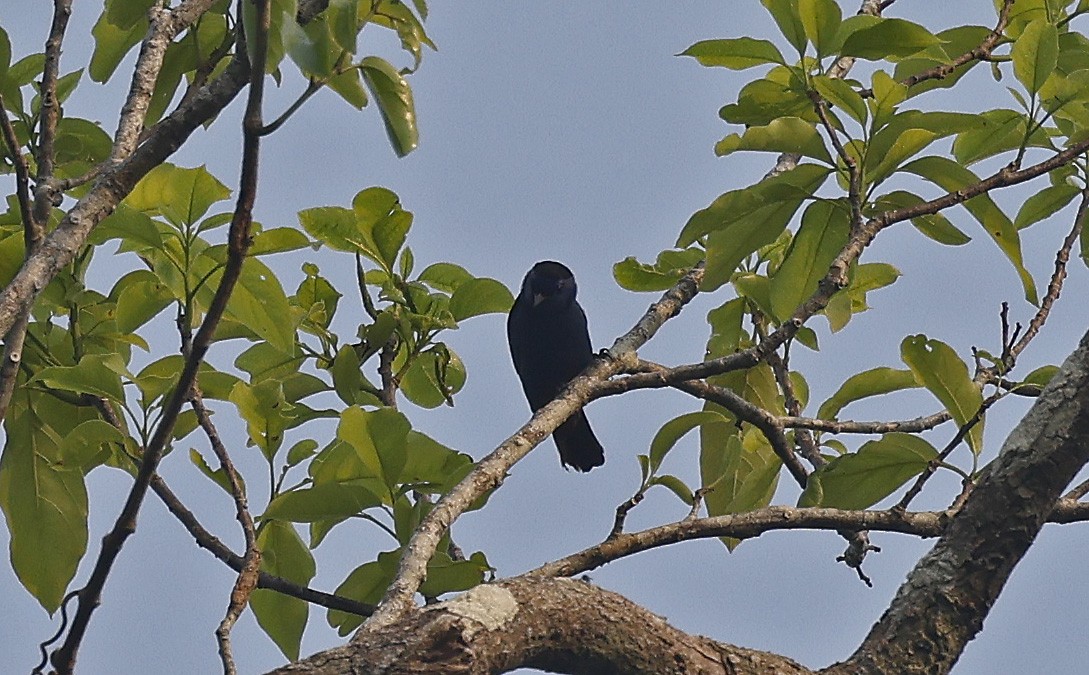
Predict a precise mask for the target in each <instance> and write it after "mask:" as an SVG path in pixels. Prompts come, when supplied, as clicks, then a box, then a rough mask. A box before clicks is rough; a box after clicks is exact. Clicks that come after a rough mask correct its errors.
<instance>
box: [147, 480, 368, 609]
mask: <svg viewBox="0 0 1089 675" xmlns="http://www.w3.org/2000/svg"><path fill="white" fill-rule="evenodd" d="M151 490H152V491H153V492H154V493H155V494H156V495H157V496H158V497H159V499H160V500H162V502H163V504H164V505H165V506H166V508H167V510H168V511H170V513H171V514H173V516H174V517H175V518H177V519H178V522H180V523H181V524H182V526H184V527H185V529H186V530H187V531H188V532H189V534H190V535H191V536H192V537H193V540H194V541H195V542H196V544H197V546H199V547H201V548H203V549H207V550H208V552H210V553H211V554H212V555H213V556H215V557H216V558H217V559H219V560H220V561H222V562H224V563H226V564H227V565H228V566H229V567H230V568H231V569H233V570H235V571H236V572H241V571H242V567H243V564H244V561H243V559H242V556H240V555H238V554H236V553H235V552H234V551H232V550H231V549H230V548H228V547H227V545H226V544H224V543H223V542H222V541H220V539H219V538H218V537H216V536H215V535H214V534H212V533H211V532H209V531H208V530H206V529H205V528H204V526H203V525H201V524H200V521H198V520H197V517H196V516H195V515H194V514H193V512H192V511H190V510H189V509H188V508H186V507H185V505H184V504H183V503H182V502H181V500H180V499H178V497H177V495H175V494H174V492H173V491H172V490H171V489H170V487H169V486H168V485H167V484H166V482H164V481H163V479H162V477H161V476H159V475H158V474H155V476H154V477H153V478H152V479H151ZM257 587H258V588H267V589H269V590H272V591H276V592H278V593H283V594H284V595H290V596H291V597H293V598H299V599H300V600H305V601H306V602H309V603H312V604H315V605H321V606H322V607H328V608H329V609H338V610H340V611H342V612H349V613H351V614H358V615H359V616H370V615H371V613H372V612H374V606H373V605H368V604H365V603H362V602H357V601H355V600H352V599H350V598H345V597H343V596H339V595H333V594H332V593H325V592H323V591H317V590H314V589H312V588H307V587H306V586H300V585H298V584H296V583H294V582H292V581H289V580H287V579H284V578H282V577H278V576H274V575H271V574H268V573H267V572H261V573H260V575H259V576H258V578H257Z"/></svg>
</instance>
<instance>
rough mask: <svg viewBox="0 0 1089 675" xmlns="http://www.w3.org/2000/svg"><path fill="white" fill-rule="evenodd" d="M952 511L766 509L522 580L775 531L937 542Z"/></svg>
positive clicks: (666, 531)
mask: <svg viewBox="0 0 1089 675" xmlns="http://www.w3.org/2000/svg"><path fill="white" fill-rule="evenodd" d="M955 513H956V512H955V511H953V510H952V509H948V510H945V511H914V512H912V511H907V512H900V511H896V510H893V509H889V510H885V511H867V510H863V511H855V510H848V509H830V508H797V507H791V506H769V507H766V508H763V509H756V510H755V511H746V512H745V513H732V514H729V515H723V516H711V517H707V518H696V519H689V518H685V519H683V520H681V521H678V522H675V523H669V524H668V525H660V526H658V527H652V528H650V529H647V530H642V531H639V532H630V533H625V534H620V535H618V536H617V537H615V538H612V539H609V540H606V541H604V542H602V543H600V544H597V545H595V546H591V547H589V548H586V549H584V550H582V551H579V552H577V553H573V554H571V555H568V556H565V557H563V558H560V559H558V560H555V561H553V562H550V563H547V564H545V565H541V566H540V567H538V568H536V569H534V570H531V571H529V572H526V573H525V574H523V575H520V576H525V577H531V576H547V577H570V576H575V575H577V574H582V573H584V572H589V571H591V570H594V569H597V568H598V567H601V566H602V565H605V564H606V563H610V562H613V561H614V560H619V559H620V558H625V557H627V556H630V555H634V554H636V553H640V552H642V551H647V550H650V549H653V548H659V547H662V546H668V545H669V544H675V543H678V542H682V541H689V540H692V539H710V538H717V537H732V538H735V539H752V538H754V537H758V536H760V535H761V534H764V533H765V532H774V531H778V530H828V531H836V532H841V533H842V531H844V530H847V531H855V532H865V531H875V532H898V533H900V534H907V535H911V536H914V537H924V538H929V537H936V536H939V535H940V534H941V533H942V532H943V531H944V530H945V528H946V526H947V525H948V524H949V521H950V519H951V518H952V517H953V516H954V515H955ZM1085 521H1089V504H1084V503H1079V502H1077V501H1075V500H1072V499H1066V498H1063V499H1061V500H1059V501H1058V502H1057V503H1056V504H1055V508H1054V509H1053V510H1052V512H1051V515H1050V516H1048V522H1052V523H1075V522H1085Z"/></svg>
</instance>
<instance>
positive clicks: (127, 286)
mask: <svg viewBox="0 0 1089 675" xmlns="http://www.w3.org/2000/svg"><path fill="white" fill-rule="evenodd" d="M110 296H111V298H115V299H116V302H117V310H116V312H115V314H114V319H115V320H116V322H117V330H118V331H119V332H121V333H131V332H133V331H135V330H136V329H137V328H139V327H141V326H143V325H144V324H145V323H147V322H148V321H151V319H153V318H154V317H155V316H156V315H158V314H159V312H161V311H163V310H164V309H166V307H167V305H169V304H170V303H171V302H172V301H173V300H174V295H173V293H171V292H170V289H169V288H167V287H166V285H165V284H163V283H162V282H161V281H160V280H159V277H157V276H155V274H154V273H152V272H149V271H148V270H133V271H132V272H129V273H128V274H126V275H125V276H123V277H121V278H120V279H118V280H117V283H116V284H114V287H113V289H112V290H111V291H110Z"/></svg>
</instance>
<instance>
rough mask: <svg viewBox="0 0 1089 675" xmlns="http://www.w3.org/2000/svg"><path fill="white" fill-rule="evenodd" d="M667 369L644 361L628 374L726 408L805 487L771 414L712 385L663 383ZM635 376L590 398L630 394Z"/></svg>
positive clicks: (645, 383) (801, 470) (606, 386)
mask: <svg viewBox="0 0 1089 675" xmlns="http://www.w3.org/2000/svg"><path fill="white" fill-rule="evenodd" d="M669 371H670V369H669V368H667V367H665V366H662V365H659V364H657V363H653V362H651V361H644V360H642V359H640V360H639V361H637V362H636V363H635V364H634V365H633V366H632V367H631V368H629V369H628V372H636V373H639V375H638V377H640V378H641V379H640V381H639V382H640V385H641V387H640V388H647V387H674V388H676V389H679V390H681V391H683V392H685V393H688V394H691V395H693V396H695V397H697V398H700V399H703V400H705V401H711V402H713V403H717V404H718V405H720V406H722V407H723V408H726V409H727V410H729V411H730V412H731V413H733V414H734V415H735V416H736V417H737V418H738V419H739V420H741V421H743V422H748V423H749V424H752V425H753V426H755V427H756V428H758V429H760V431H761V433H763V434H764V437H765V438H766V439H767V440H768V444H769V445H771V448H772V450H774V451H775V454H776V455H777V456H778V457H779V459H781V460H782V461H783V464H784V465H785V466H786V467H787V470H789V471H790V475H791V476H793V477H794V480H795V482H797V483H798V485H799V486H801V487H803V488H804V487H805V483H806V477H807V473H806V470H805V467H804V466H802V464H801V462H800V461H798V457H797V456H796V455H795V454H794V448H792V447H791V446H790V443H789V442H788V441H787V438H786V435H785V434H784V433H783V427H782V425H781V424H780V423H779V418H778V417H777V416H775V415H773V414H772V413H770V412H768V411H767V410H764V409H763V408H761V407H760V406H757V405H754V404H752V403H750V402H748V401H746V400H745V399H744V398H742V397H741V396H739V395H738V394H736V393H734V392H733V391H731V390H729V389H727V388H726V387H716V386H715V385H712V384H708V383H707V382H704V381H702V380H690V381H682V382H667V381H666V375H667V374H668V373H669ZM655 374H658V375H661V380H660V381H659V382H658V383H657V384H655V383H653V381H652V380H650V379H647V378H646V377H644V376H646V375H655ZM634 377H637V376H636V375H629V376H628V377H624V378H620V379H617V380H613V381H610V382H603V383H602V384H601V385H599V386H598V387H597V389H596V391H595V395H594V398H600V397H602V396H612V395H616V394H620V393H624V392H626V391H630V390H631V388H630V387H628V386H627V385H628V383H629V382H631V381H632V379H633V378H634Z"/></svg>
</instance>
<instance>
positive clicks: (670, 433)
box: [649, 410, 730, 474]
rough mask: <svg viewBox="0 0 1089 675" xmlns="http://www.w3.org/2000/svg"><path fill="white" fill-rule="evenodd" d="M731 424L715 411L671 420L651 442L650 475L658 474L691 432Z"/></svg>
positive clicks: (691, 413)
mask: <svg viewBox="0 0 1089 675" xmlns="http://www.w3.org/2000/svg"><path fill="white" fill-rule="evenodd" d="M729 422H730V420H729V419H727V418H726V417H723V415H722V414H721V413H719V412H717V411H714V410H698V411H696V412H690V413H685V414H684V415H681V416H680V417H675V418H673V419H671V420H669V421H668V422H666V423H665V424H663V425H662V428H661V429H659V430H658V433H656V434H654V440H652V441H651V442H650V455H649V461H650V463H649V468H650V473H651V474H654V473H657V472H658V467H659V466H661V465H662V460H663V459H665V456H666V454H667V453H668V452H669V451H670V450H672V449H673V447H674V446H675V445H677V441H679V440H681V438H682V437H684V436H685V435H686V434H687V433H688V432H689V431H692V430H693V429H695V428H696V427H700V426H702V425H704V424H714V423H720V424H728V423H729Z"/></svg>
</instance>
